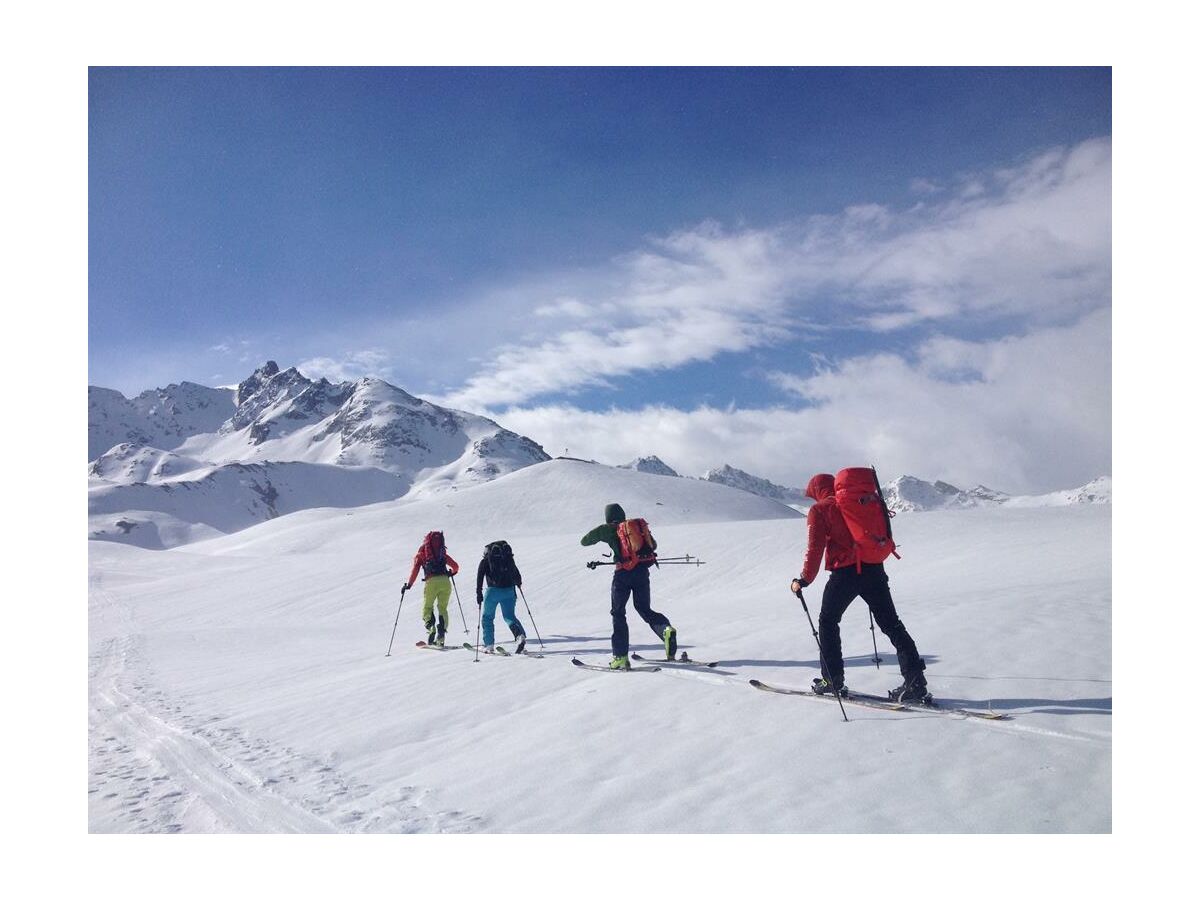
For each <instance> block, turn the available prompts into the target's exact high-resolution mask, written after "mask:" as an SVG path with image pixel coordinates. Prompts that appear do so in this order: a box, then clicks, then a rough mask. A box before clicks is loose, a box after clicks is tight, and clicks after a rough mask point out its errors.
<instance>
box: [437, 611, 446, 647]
mask: <svg viewBox="0 0 1200 900" xmlns="http://www.w3.org/2000/svg"><path fill="white" fill-rule="evenodd" d="M437 645H438V646H439V647H445V646H446V620H445V619H443V618H442V617H441V616H438V624H437Z"/></svg>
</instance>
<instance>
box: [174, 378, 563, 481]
mask: <svg viewBox="0 0 1200 900" xmlns="http://www.w3.org/2000/svg"><path fill="white" fill-rule="evenodd" d="M236 403H237V407H236V410H235V412H234V414H233V415H232V416H231V417H230V418H229V420H228V421H226V422H225V423H224V424H222V425H221V427H220V429H219V430H218V431H217V432H216V433H213V434H203V435H196V436H194V437H192V438H190V439H189V440H188V441H187V442H186V444H185V446H184V448H183V452H186V453H187V454H189V455H191V456H196V457H199V458H201V459H207V460H211V461H213V462H220V463H228V462H266V461H272V462H309V463H326V464H331V465H342V466H372V467H374V468H378V469H382V470H384V471H385V472H390V473H392V474H394V475H400V476H402V477H406V478H408V479H410V480H411V481H412V482H413V483H417V482H421V481H424V480H426V479H427V478H433V479H434V480H435V481H445V480H451V481H456V482H462V481H468V482H477V481H487V480H489V479H491V478H495V477H497V476H498V475H503V474H505V473H507V472H513V471H516V470H517V469H520V468H522V467H524V466H528V465H532V464H533V463H537V462H544V461H546V460H547V459H549V458H550V457H549V456H548V455H547V454H546V452H545V451H544V450H542V448H541V446H540V445H538V444H536V443H535V442H533V441H531V440H529V439H528V438H525V437H522V436H521V435H518V434H515V433H513V432H511V431H508V430H506V429H504V428H502V427H500V425H498V424H497V423H496V422H493V421H492V420H491V419H486V418H484V417H483V416H477V415H474V414H472V413H466V412H459V411H457V410H452V409H445V408H443V407H440V406H436V405H434V404H432V403H429V402H428V401H426V400H421V399H419V398H417V397H414V396H413V395H412V394H409V393H408V392H407V391H404V390H401V389H400V388H398V387H395V386H394V385H391V384H388V383H387V382H386V381H382V380H380V379H378V378H363V379H360V380H358V381H355V382H344V383H340V384H332V383H330V382H329V381H326V380H325V379H323V378H322V379H320V380H319V381H312V380H310V379H308V378H306V377H305V376H304V375H302V374H301V373H300V372H299V371H297V370H296V369H294V368H290V369H285V370H282V371H281V370H280V369H279V367H278V366H277V365H276V364H275V363H274V362H268V363H267V364H266V365H264V366H262V367H261V368H259V369H258V370H257V371H256V372H254V374H253V375H251V376H250V377H249V378H247V379H246V380H245V381H243V382H242V383H241V384H240V385H238V388H237V391H236Z"/></svg>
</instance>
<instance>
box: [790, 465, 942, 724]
mask: <svg viewBox="0 0 1200 900" xmlns="http://www.w3.org/2000/svg"><path fill="white" fill-rule="evenodd" d="M833 482H834V479H833V476H832V475H826V474H821V475H814V476H813V477H812V479H811V480H809V482H808V489H807V490H806V491H805V495H806V496H808V497H811V498H812V499H813V500H815V501H816V503H814V504H813V505H812V507H811V508H810V509H809V510H808V552H807V553H806V554H805V556H804V571H803V573H802V574H801V576H800V577H799V578H796V579H793V581H792V591H793V592H794V593H795V594H797V595H799V593H800V590H801V589H802V588H806V587H808V586H809V585H810V584H812V582H813V580H814V579H815V578H816V577H817V572H818V571H819V570H820V567H821V555H822V554H824V556H825V568H826V569H828V570H829V580H828V581H827V582H826V583H825V592H824V594H822V596H821V614H820V617H819V625H818V627H817V631H818V634H819V639H820V642H821V656H822V657H823V659H822V660H821V677H820V678H814V679H813V690H814V691H815V692H816V693H818V694H825V693H832V692H833V691H835V690H836V691H839V692H841V693H842V695H843V696H845V694H846V687H845V664H844V662H843V661H842V634H841V627H840V625H841V621H842V615H843V614H844V613H845V612H846V608H847V607H849V606H850V604H851V603H852V602H853V601H854V598H855V597H862V598H863V600H865V601H866V603H867V607H868V608H869V609H870V610H871V612H872V614H874V616H875V621H876V622H878V623H879V628H880V630H881V631H883V633H884V634H885V635H887V637H888V640H890V641H891V642H892V646H894V647H895V648H896V659H897V661H898V662H899V663H900V674H901V675H903V676H904V684H902V685H900V687H898V688H896V689H895V690H892V691H888V696H890V697H892V698H893V699H895V700H900V701H903V702H908V703H914V702H916V703H919V702H931V701H932V699H933V698H932V696H931V695H930V694H929V687H928V685H927V684H926V682H925V672H924V669H925V660H923V659H921V655H920V654H919V653H918V652H917V645H916V643H915V642H914V641H913V639H912V637H911V636H910V635H909V633H908V630H907V629H906V628H905V627H904V623H903V622H901V621H900V617H899V616H898V615H897V614H896V604H895V603H894V602H893V600H892V592H891V590H890V589H889V588H888V577H887V572H885V571H884V570H883V563H865V562H860V561H859V559H858V555H857V554H856V553H855V545H854V538H853V537H852V536H851V535H850V529H849V528H848V527H847V526H846V521H845V519H843V518H842V514H841V511H840V510H838V508H837V503H836V502H835V500H834V491H833Z"/></svg>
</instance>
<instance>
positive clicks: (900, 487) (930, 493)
mask: <svg viewBox="0 0 1200 900" xmlns="http://www.w3.org/2000/svg"><path fill="white" fill-rule="evenodd" d="M881 487H882V489H883V498H884V500H886V501H887V505H888V508H889V509H892V510H894V511H895V512H920V511H924V510H930V509H962V508H966V507H971V506H978V505H979V504H980V503H988V502H1000V501H999V500H991V499H990V498H988V496H987V495H988V494H993V493H995V492H991V491H988V489H987V488H983V487H982V486H981V487H980V488H977V489H976V490H977V491H980V493H969V492H967V491H962V490H959V489H958V488H956V487H955V486H954V485H952V484H947V483H946V482H944V481H934V482H932V483H930V482H928V481H922V480H921V479H920V478H914V477H913V476H912V475H901V476H900V477H899V478H897V479H895V480H894V481H889V482H888V483H887V484H884V485H881ZM996 496H997V497H999V496H1000V495H998V494H997V495H996Z"/></svg>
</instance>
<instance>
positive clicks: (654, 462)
mask: <svg viewBox="0 0 1200 900" xmlns="http://www.w3.org/2000/svg"><path fill="white" fill-rule="evenodd" d="M618 468H621V469H633V470H634V471H635V472H645V473H646V474H647V475H670V476H672V477H675V478H678V477H679V473H678V472H676V471H675V470H674V469H672V468H671V467H670V466H668V465H667V464H666V463H665V462H663V461H662V460H661V459H659V458H658V457H657V456H639V457H638V458H637V459H635V460H634V461H633V462H627V463H625V465H623V466H619V467H618Z"/></svg>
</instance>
